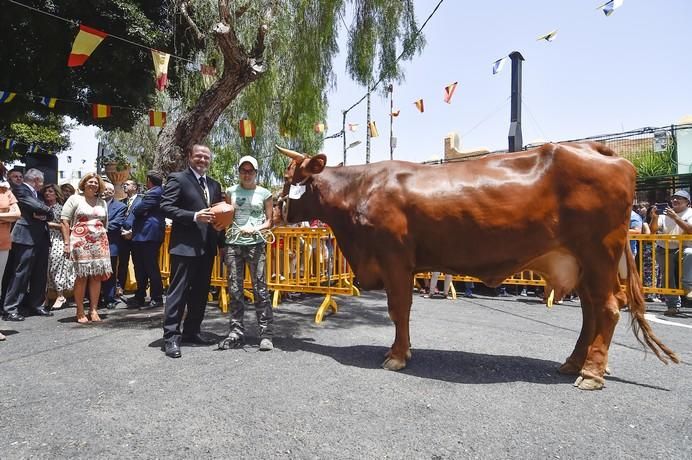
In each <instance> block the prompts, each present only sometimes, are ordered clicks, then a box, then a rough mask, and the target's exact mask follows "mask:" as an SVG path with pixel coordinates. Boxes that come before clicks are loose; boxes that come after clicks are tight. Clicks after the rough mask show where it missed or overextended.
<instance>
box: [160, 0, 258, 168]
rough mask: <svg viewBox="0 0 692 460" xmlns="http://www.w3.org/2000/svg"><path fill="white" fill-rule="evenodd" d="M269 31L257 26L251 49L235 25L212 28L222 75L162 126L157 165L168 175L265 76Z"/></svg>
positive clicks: (221, 24) (179, 166)
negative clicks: (246, 90) (186, 109)
mask: <svg viewBox="0 0 692 460" xmlns="http://www.w3.org/2000/svg"><path fill="white" fill-rule="evenodd" d="M220 3H223V2H220ZM221 13H223V11H221ZM221 18H222V20H223V18H224V14H221ZM266 31H267V26H266V25H262V26H260V27H259V28H258V32H257V38H256V41H255V45H254V47H253V49H252V51H251V52H250V53H248V52H246V51H245V50H244V49H243V47H242V45H241V43H240V42H239V41H238V38H237V36H236V34H235V31H234V30H233V28H231V27H229V26H228V25H226V24H224V23H223V22H220V23H218V24H216V26H215V27H214V30H213V32H214V35H215V38H216V42H217V44H218V46H219V48H220V49H221V52H222V53H223V57H224V65H223V73H222V74H221V78H219V79H218V80H217V81H216V82H215V83H214V84H213V85H212V86H211V87H210V88H209V89H208V90H206V91H205V92H204V93H202V95H201V96H200V98H199V100H198V101H197V103H196V104H195V106H194V107H193V108H192V109H191V110H190V111H189V112H187V113H185V114H184V115H183V116H182V117H181V118H180V119H179V120H178V121H177V123H171V124H169V125H166V127H165V128H164V129H163V131H162V132H161V135H160V136H159V140H158V144H157V149H156V157H155V158H154V169H156V170H159V171H161V172H163V173H164V174H165V175H167V174H169V173H171V172H174V171H180V170H182V169H183V168H184V167H185V165H186V164H187V161H186V160H187V153H188V152H189V150H190V148H191V147H192V146H193V145H195V144H201V143H204V139H205V138H206V137H207V135H208V134H209V131H211V129H212V127H213V126H214V123H216V121H217V120H218V119H219V117H220V116H221V114H222V113H223V111H224V110H226V107H228V106H229V104H230V103H231V102H233V100H234V99H235V98H236V97H237V96H238V94H239V93H240V92H241V91H242V90H243V88H245V87H246V86H248V85H249V84H250V83H252V82H253V81H255V80H257V79H258V78H260V77H261V76H262V73H263V72H264V67H263V65H262V63H263V58H262V56H263V54H264V36H265V33H266Z"/></svg>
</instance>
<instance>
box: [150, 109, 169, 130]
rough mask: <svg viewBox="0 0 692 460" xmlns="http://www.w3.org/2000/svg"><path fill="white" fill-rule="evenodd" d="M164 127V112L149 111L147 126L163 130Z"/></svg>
mask: <svg viewBox="0 0 692 460" xmlns="http://www.w3.org/2000/svg"><path fill="white" fill-rule="evenodd" d="M165 125H166V112H160V111H157V110H150V111H149V126H150V127H158V128H163V127H164V126H165Z"/></svg>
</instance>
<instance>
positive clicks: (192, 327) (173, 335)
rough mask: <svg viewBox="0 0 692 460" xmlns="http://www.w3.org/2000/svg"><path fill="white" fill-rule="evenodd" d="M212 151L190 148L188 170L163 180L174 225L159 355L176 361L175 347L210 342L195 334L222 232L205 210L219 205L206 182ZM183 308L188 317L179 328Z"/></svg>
mask: <svg viewBox="0 0 692 460" xmlns="http://www.w3.org/2000/svg"><path fill="white" fill-rule="evenodd" d="M210 163H211V151H210V150H209V148H208V147H206V146H204V145H199V144H195V145H193V146H192V148H191V149H190V151H189V152H188V168H186V169H185V170H184V171H181V172H178V173H173V174H171V175H170V176H168V180H167V181H166V186H165V187H164V190H163V197H162V198H161V209H163V212H164V214H165V215H166V217H168V218H169V219H171V220H173V227H172V229H171V240H170V243H169V245H168V247H169V251H170V254H171V277H170V286H169V288H168V296H167V297H166V308H165V313H164V320H163V338H164V351H165V352H166V356H170V357H171V358H179V357H180V342H181V340H182V341H183V342H191V343H198V344H204V345H210V344H212V343H214V341H212V340H208V339H205V338H204V337H203V336H202V335H200V325H201V323H202V319H204V309H205V307H206V305H207V294H208V293H209V281H210V278H211V269H212V264H213V262H214V257H216V254H217V251H218V247H219V244H220V243H221V242H222V239H221V238H222V233H221V232H219V231H217V230H215V229H214V227H213V226H212V223H213V220H214V214H213V213H212V212H211V211H210V209H209V207H210V205H212V204H214V203H217V202H219V201H221V186H220V185H219V183H218V182H216V181H215V180H214V179H212V178H210V177H207V176H206V174H207V170H208V169H209V164H210ZM186 306H187V316H186V317H185V323H184V324H183V330H182V336H181V331H180V323H181V321H182V318H183V312H184V311H185V307H186Z"/></svg>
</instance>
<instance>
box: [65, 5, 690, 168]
mask: <svg viewBox="0 0 692 460" xmlns="http://www.w3.org/2000/svg"><path fill="white" fill-rule="evenodd" d="M438 1H439V0H417V1H416V11H417V16H418V20H419V24H422V23H423V21H425V19H426V18H427V17H428V15H429V14H430V12H432V10H433V9H434V7H435V6H436V5H437V3H438ZM603 1H605V0H603ZM601 3H602V2H599V1H592V0H526V1H511V0H504V1H486V2H466V1H460V0H445V1H443V2H442V5H441V6H440V8H439V9H438V11H437V13H436V14H435V15H434V16H433V17H432V19H431V20H430V21H429V22H428V25H427V26H426V28H425V29H424V34H425V38H426V41H427V46H426V47H425V48H424V49H423V52H422V53H421V54H420V55H418V56H416V57H414V59H413V60H412V61H409V62H405V63H404V65H403V67H404V71H405V81H403V82H402V83H401V84H399V85H395V87H394V107H395V109H396V108H399V109H400V110H401V113H400V115H399V117H397V118H395V120H394V136H395V137H397V148H396V149H395V151H394V158H395V159H402V160H408V161H416V162H420V161H426V160H430V159H433V158H440V157H442V155H443V139H444V137H445V136H446V135H447V133H449V132H456V133H457V134H459V135H460V136H461V149H474V148H479V147H486V148H489V149H491V150H492V149H501V148H506V146H507V134H508V130H509V100H508V98H509V95H510V76H511V72H510V70H511V69H510V67H511V66H510V65H509V62H508V63H507V64H506V65H505V67H504V69H503V71H502V72H501V73H499V74H497V75H493V74H492V63H493V62H494V61H495V60H497V59H499V58H501V57H503V56H506V55H507V54H509V53H510V52H512V51H515V50H516V51H519V52H521V53H522V55H523V56H524V58H525V62H524V66H523V67H524V74H523V100H524V105H523V120H522V128H523V137H524V143H530V142H532V141H534V140H537V139H542V140H552V141H558V140H565V139H574V138H581V137H587V136H592V135H597V134H607V133H615V132H619V131H622V130H631V129H637V128H642V127H646V126H663V125H669V124H671V123H675V122H677V121H678V120H680V118H682V117H683V116H685V115H690V114H692V58H690V54H691V52H690V49H689V46H690V44H692V28H691V27H690V24H692V1H689V0H664V1H658V2H654V1H650V0H625V1H624V3H623V6H622V7H620V8H619V9H617V10H616V11H615V12H614V13H613V14H612V15H611V16H609V17H606V16H605V15H604V14H603V12H601V11H600V10H597V9H596V7H597V6H599V5H600V4H601ZM346 22H347V23H349V19H348V18H347V19H346ZM554 29H558V32H557V37H556V39H555V40H554V41H553V42H546V41H540V42H539V41H536V38H537V37H538V36H540V35H542V34H545V33H548V32H550V31H552V30H554ZM341 42H342V49H345V40H344V39H343V32H342V40H341ZM344 62H345V57H344V56H343V55H340V56H339V57H338V58H337V59H336V61H335V63H334V69H335V71H336V76H337V81H336V87H335V88H333V90H332V91H331V92H330V93H329V105H330V108H329V115H328V118H327V120H326V123H327V133H326V134H327V135H329V134H333V133H335V132H337V131H339V130H340V129H341V119H342V118H341V111H342V110H343V109H345V108H348V107H350V106H351V105H353V104H354V103H355V102H356V101H357V100H359V99H360V98H361V97H362V96H363V95H364V94H365V92H366V89H365V88H363V87H360V86H358V85H356V84H354V83H353V82H351V81H350V80H349V78H348V76H347V75H346V73H345V64H344ZM455 81H458V82H459V83H458V86H457V89H456V92H455V93H454V96H453V98H452V103H451V104H446V103H444V101H443V100H442V98H443V94H444V93H443V89H444V87H445V86H446V85H448V84H450V83H452V82H455ZM420 98H423V99H424V101H425V112H424V113H419V112H418V111H417V110H416V108H415V106H414V104H413V102H414V101H415V100H417V99H420ZM388 113H389V100H388V98H386V97H382V95H381V93H380V92H378V93H376V94H373V96H372V99H371V114H372V115H371V117H372V119H373V120H374V121H375V122H376V123H377V126H378V130H379V132H380V136H379V137H377V138H373V139H372V140H371V142H372V145H371V161H381V160H385V159H389V116H388ZM347 122H349V123H359V124H360V126H359V128H358V130H357V131H356V132H353V133H352V132H347V134H346V135H347V143H349V144H350V143H351V142H354V141H357V140H360V141H362V144H361V145H359V146H357V147H354V148H352V149H349V150H348V158H347V163H348V164H361V163H364V162H365V126H366V104H365V102H363V103H361V104H360V105H359V106H358V107H356V108H354V109H353V110H352V111H351V112H350V113H349V115H348V117H347ZM95 132H96V129H95V128H80V129H78V130H76V131H75V132H74V133H73V137H72V141H73V149H72V152H71V153H66V154H62V155H60V160H61V169H71V168H70V167H69V166H74V165H75V162H76V161H77V162H78V161H79V159H81V158H87V159H88V160H89V161H93V158H94V157H95V152H96V140H95ZM342 142H343V141H342V139H340V138H337V139H330V140H326V141H325V143H324V146H323V148H322V152H323V153H325V154H326V155H327V156H328V159H329V164H331V165H335V164H337V163H339V162H341V161H342V159H343V143H342ZM311 153H313V152H311ZM67 155H72V156H73V163H72V165H66V164H65V158H66V156H67ZM78 164H79V163H78ZM88 165H89V163H87V165H86V167H87V169H88Z"/></svg>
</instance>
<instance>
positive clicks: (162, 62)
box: [151, 50, 171, 91]
mask: <svg viewBox="0 0 692 460" xmlns="http://www.w3.org/2000/svg"><path fill="white" fill-rule="evenodd" d="M151 57H152V58H153V59H154V71H156V89H158V90H159V91H163V90H164V89H166V84H167V83H168V61H169V60H170V59H171V55H170V54H168V53H162V52H161V51H156V50H151Z"/></svg>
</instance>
